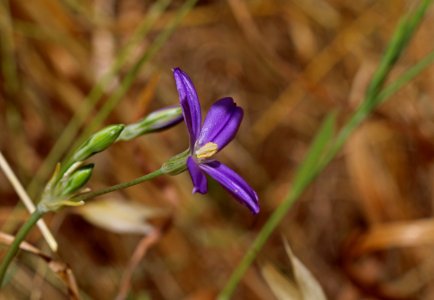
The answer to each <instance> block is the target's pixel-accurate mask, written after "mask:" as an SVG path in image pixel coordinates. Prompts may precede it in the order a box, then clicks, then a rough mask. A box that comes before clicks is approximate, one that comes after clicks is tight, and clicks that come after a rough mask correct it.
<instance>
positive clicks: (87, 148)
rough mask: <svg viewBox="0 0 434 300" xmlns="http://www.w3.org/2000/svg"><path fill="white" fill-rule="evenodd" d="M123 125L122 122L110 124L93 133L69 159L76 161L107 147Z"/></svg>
mask: <svg viewBox="0 0 434 300" xmlns="http://www.w3.org/2000/svg"><path fill="white" fill-rule="evenodd" d="M124 127H125V125H123V124H117V125H110V126H107V127H106V128H104V129H102V130H100V131H98V132H97V133H95V134H93V135H92V136H91V137H90V138H89V139H88V140H87V141H86V142H84V143H83V144H82V145H81V146H80V147H79V148H78V150H77V151H76V152H75V153H74V154H73V156H72V159H71V161H72V163H74V162H77V161H84V160H86V159H87V158H89V157H90V156H92V155H94V154H96V153H98V152H101V151H104V150H105V149H107V148H108V147H109V146H110V145H111V144H113V143H114V142H115V141H116V139H117V138H118V136H119V134H121V132H122V130H123V129H124ZM68 167H69V166H68Z"/></svg>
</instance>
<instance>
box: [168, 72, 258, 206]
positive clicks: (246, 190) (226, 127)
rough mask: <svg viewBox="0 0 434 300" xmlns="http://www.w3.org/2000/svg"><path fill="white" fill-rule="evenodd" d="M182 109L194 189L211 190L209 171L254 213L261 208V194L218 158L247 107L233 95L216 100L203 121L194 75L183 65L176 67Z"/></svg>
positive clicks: (201, 191) (177, 86) (233, 134)
mask: <svg viewBox="0 0 434 300" xmlns="http://www.w3.org/2000/svg"><path fill="white" fill-rule="evenodd" d="M173 74H174V77H175V82H176V88H177V90H178V94H179V101H180V103H181V107H182V113H183V116H184V120H185V123H186V125H187V129H188V132H189V135H190V150H189V155H188V158H187V168H188V171H189V173H190V177H191V180H192V182H193V185H194V187H193V193H196V192H197V193H201V194H205V193H206V192H207V191H208V184H207V178H206V176H205V173H206V174H208V175H209V176H211V177H212V178H214V179H215V180H216V181H217V182H219V183H220V184H221V185H222V186H223V187H224V188H225V189H226V190H227V191H229V193H230V194H231V195H232V196H234V198H235V199H236V200H238V201H239V202H240V203H242V204H244V205H245V206H247V207H248V208H249V209H250V210H251V211H252V212H253V213H254V214H257V213H258V212H259V202H258V195H257V194H256V192H255V191H254V190H253V189H252V188H251V187H250V186H249V185H248V184H247V182H246V181H245V180H244V179H243V178H242V177H241V176H240V175H238V174H237V173H235V171H233V170H232V169H230V168H229V167H227V166H226V165H224V164H222V163H221V162H219V161H217V160H216V159H214V155H215V154H216V153H217V152H219V151H220V150H222V149H223V148H224V147H225V146H226V145H227V144H228V143H229V142H230V141H231V140H232V139H233V138H234V137H235V134H236V133H237V131H238V128H239V126H240V124H241V120H242V119H243V110H242V109H241V108H240V107H238V106H237V105H236V104H235V102H234V100H233V99H232V98H223V99H220V100H218V101H216V102H215V103H214V104H213V105H212V106H211V108H210V110H209V112H208V114H207V115H206V117H205V121H204V123H203V125H201V124H202V116H201V108H200V103H199V98H198V96H197V92H196V89H195V88H194V85H193V82H192V81H191V79H190V77H189V76H188V75H187V74H186V73H185V72H184V71H182V70H181V69H179V68H175V69H173Z"/></svg>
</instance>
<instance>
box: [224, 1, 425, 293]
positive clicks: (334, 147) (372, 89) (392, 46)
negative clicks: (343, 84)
mask: <svg viewBox="0 0 434 300" xmlns="http://www.w3.org/2000/svg"><path fill="white" fill-rule="evenodd" d="M431 2H432V1H431V0H424V1H423V2H422V3H421V4H420V5H419V6H418V7H417V8H416V10H415V11H414V13H410V14H409V15H408V16H407V17H404V18H403V20H402V21H401V23H400V24H399V26H398V28H397V30H396V31H395V32H394V34H393V36H392V38H391V42H390V43H389V45H388V48H387V49H386V51H385V55H383V58H382V60H381V62H380V64H379V68H378V69H377V71H376V72H375V73H374V76H373V78H372V80H371V83H370V85H369V87H368V90H367V93H366V94H365V99H364V101H363V103H362V104H361V105H360V106H359V108H358V109H357V110H356V112H355V113H354V114H353V116H352V117H351V118H350V120H349V121H348V122H347V124H346V125H345V126H344V127H343V128H342V129H341V130H340V131H339V133H338V135H337V138H336V139H335V140H334V141H333V143H332V144H331V146H330V148H329V150H328V151H327V153H326V154H325V156H324V157H323V159H322V160H321V161H319V163H318V164H317V165H316V167H315V165H313V166H312V165H311V164H310V163H306V164H307V166H309V168H308V167H303V168H301V169H300V170H303V169H304V168H305V169H306V171H304V170H303V171H299V173H298V174H300V173H301V174H302V176H303V177H302V178H300V179H294V181H295V182H297V181H298V182H299V183H298V185H295V184H294V185H293V186H292V188H291V190H290V191H289V192H288V194H287V196H286V198H285V199H284V200H283V202H282V203H281V204H280V205H279V207H278V208H277V209H276V210H275V211H274V213H273V214H272V215H271V216H270V217H269V219H268V220H267V222H266V223H265V225H264V226H263V227H262V229H261V230H260V232H259V233H258V235H257V237H256V239H255V240H254V241H253V243H252V245H251V247H250V249H249V250H248V251H247V253H246V255H245V256H244V257H243V259H242V260H241V262H240V263H239V265H238V266H237V267H236V268H235V270H234V271H233V273H232V275H231V276H230V278H229V280H228V282H227V283H226V285H225V286H224V288H223V289H222V291H221V293H220V294H219V296H218V299H220V300H225V299H229V298H230V297H231V295H232V294H233V292H234V290H235V288H236V286H237V285H238V283H239V281H240V280H241V278H242V277H243V275H244V273H245V272H246V271H247V269H248V268H249V266H250V265H251V264H252V262H253V260H254V259H255V257H256V254H257V253H258V252H259V251H260V250H261V248H262V247H263V245H264V244H265V242H266V241H267V240H268V238H269V237H270V236H271V234H272V233H273V231H274V230H275V229H276V227H277V225H278V224H279V223H280V221H281V220H282V219H283V217H284V216H285V215H286V214H287V212H288V210H289V209H290V208H291V207H292V205H293V203H294V202H295V201H296V200H297V199H298V198H299V196H300V195H301V194H302V193H303V191H304V189H305V188H306V187H307V186H308V185H309V183H310V182H312V181H313V180H314V179H315V178H316V177H317V176H318V175H319V174H320V173H321V171H322V170H323V169H324V168H325V167H326V166H327V165H328V163H330V161H331V160H332V159H333V158H334V157H335V156H336V154H337V153H338V152H339V151H340V149H341V148H342V146H343V144H344V143H345V141H346V140H347V138H348V137H349V135H350V134H351V133H352V132H353V131H354V129H355V128H357V126H358V125H359V124H360V123H361V122H362V121H363V120H364V119H365V118H366V117H367V116H368V115H369V113H370V112H371V111H372V110H373V109H374V108H375V107H376V106H377V105H378V104H379V103H380V102H381V101H385V99H381V98H380V95H381V94H380V89H381V87H382V86H383V84H384V82H385V81H386V79H387V76H388V75H389V73H390V71H391V69H392V67H393V66H394V64H395V63H396V61H397V60H398V59H399V57H400V56H401V54H402V53H403V50H404V48H405V47H406V46H407V45H408V43H409V41H410V39H411V37H412V36H413V35H414V32H415V30H416V28H417V27H418V25H419V24H420V23H421V21H422V19H423V17H424V15H425V13H426V11H427V9H428V7H429V5H430V4H431ZM428 61H430V60H429V59H428V60H426V61H425V63H424V64H423V65H421V66H420V67H419V68H418V69H417V71H419V72H421V71H422V70H424V69H425V68H426V67H427V66H428V64H427V62H428ZM410 71H412V73H411V74H410V75H412V76H410V75H407V74H405V78H406V79H408V80H410V79H411V78H413V77H414V76H415V71H414V70H410ZM406 82H408V81H406ZM404 83H405V82H404V81H402V82H400V85H399V87H401V86H403V85H404ZM396 87H398V86H396ZM366 103H367V104H366ZM315 142H316V141H315ZM315 142H314V143H315ZM307 159H309V160H310V158H309V155H308V156H307V158H306V160H307ZM303 164H305V162H304V163H303ZM311 166H312V167H311ZM308 169H309V172H310V173H309V174H304V173H305V172H306V173H307V170H308Z"/></svg>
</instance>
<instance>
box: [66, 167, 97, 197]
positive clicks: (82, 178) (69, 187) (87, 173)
mask: <svg viewBox="0 0 434 300" xmlns="http://www.w3.org/2000/svg"><path fill="white" fill-rule="evenodd" d="M93 167H94V164H88V165H85V166H83V167H81V168H79V169H77V170H76V171H75V172H74V173H72V174H71V175H70V176H68V178H66V179H65V182H64V184H62V187H61V190H60V191H59V194H60V196H68V195H71V194H73V193H74V192H76V191H78V190H79V189H81V188H82V187H83V186H84V185H85V184H86V183H87V182H88V181H89V179H90V177H91V176H92V171H93Z"/></svg>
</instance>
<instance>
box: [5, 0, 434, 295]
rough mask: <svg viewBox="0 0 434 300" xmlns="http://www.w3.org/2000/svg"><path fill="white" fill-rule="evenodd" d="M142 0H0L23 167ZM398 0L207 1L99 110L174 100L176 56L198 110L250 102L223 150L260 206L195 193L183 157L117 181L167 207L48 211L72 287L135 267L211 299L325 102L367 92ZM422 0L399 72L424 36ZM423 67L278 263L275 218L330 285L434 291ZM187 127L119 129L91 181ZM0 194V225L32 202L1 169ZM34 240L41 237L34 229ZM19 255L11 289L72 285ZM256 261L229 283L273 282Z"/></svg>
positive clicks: (136, 15)
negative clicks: (124, 137)
mask: <svg viewBox="0 0 434 300" xmlns="http://www.w3.org/2000/svg"><path fill="white" fill-rule="evenodd" d="M6 2H7V1H6ZM151 2H152V1H139V0H123V1H114V0H110V1H106V0H94V1H89V2H88V1H72V0H71V1H56V0H37V1H23V0H14V1H9V6H10V7H9V8H10V9H8V7H7V6H5V5H4V3H5V1H3V2H2V9H1V11H0V22H1V23H0V24H1V25H0V31H1V44H2V49H3V50H4V51H3V52H2V60H1V65H2V67H3V69H4V67H6V68H7V66H10V68H7V69H6V71H4V72H3V73H2V75H0V128H2V129H1V130H0V146H1V151H2V152H3V153H4V154H5V155H6V157H7V158H8V160H9V161H10V163H11V164H12V165H13V167H14V170H15V171H16V173H17V175H18V177H19V178H20V180H21V181H22V182H23V183H24V185H26V184H28V183H29V182H30V180H31V179H32V178H33V176H34V174H35V173H36V171H37V169H38V168H39V167H40V165H41V163H42V161H43V160H44V159H45V157H46V155H47V154H48V152H49V151H50V149H51V147H52V146H53V144H54V142H55V141H56V139H57V138H58V137H59V136H60V134H61V132H62V129H63V128H64V127H65V126H66V124H67V122H68V120H70V118H71V117H72V115H73V114H74V113H75V112H76V110H77V108H78V107H79V106H80V105H81V104H82V102H83V99H84V98H85V96H86V95H87V94H88V93H89V91H90V89H91V88H92V86H93V85H94V84H95V83H96V82H97V81H98V79H99V78H100V77H101V74H104V72H105V71H106V70H107V69H108V67H109V66H110V65H112V64H113V62H114V60H115V57H116V54H117V53H118V51H119V49H120V47H122V45H124V44H125V43H126V41H128V38H129V37H130V36H131V33H132V32H133V30H134V29H135V28H136V27H137V26H138V24H139V22H141V20H142V19H143V18H144V17H145V16H146V14H147V12H148V10H149V7H150V6H151ZM407 2H408V1H401V0H395V1H368V0H366V1H340V0H333V1H331V0H330V1H325V0H317V1H307V0H303V1H289V0H287V1H285V0H273V1H264V0H255V1H242V0H228V1H200V2H199V3H198V4H197V6H196V7H195V8H194V9H193V10H192V11H191V12H190V13H189V14H188V15H187V17H186V18H185V19H184V20H183V22H182V24H181V25H180V26H179V27H178V28H177V30H176V31H175V33H174V34H173V35H172V36H171V38H170V39H169V40H168V42H167V43H165V44H164V46H163V47H162V49H161V50H160V51H159V53H158V54H157V56H156V57H155V58H154V59H152V60H151V61H150V62H149V63H148V64H146V65H145V67H144V68H143V69H142V71H141V72H140V73H139V75H138V77H137V78H136V80H135V81H134V84H133V86H132V87H131V88H130V89H129V90H128V92H127V94H126V95H125V97H123V99H122V101H121V103H119V105H118V106H117V107H116V109H115V110H113V112H112V113H111V114H110V116H109V118H108V119H107V120H106V121H105V122H104V123H105V124H110V123H118V122H120V123H131V122H134V121H136V120H137V119H139V118H140V117H141V116H143V115H144V114H145V113H147V112H149V111H151V110H152V109H154V108H158V107H162V106H166V105H170V104H176V103H177V101H178V100H177V94H176V89H175V86H174V82H173V78H172V75H171V68H173V67H175V66H180V67H182V68H183V69H184V70H185V71H186V72H188V73H189V74H190V75H191V77H192V79H193V81H194V82H195V84H196V87H197V89H198V93H199V96H200V98H201V101H202V104H203V105H202V106H203V108H204V110H206V109H207V108H208V107H209V106H210V105H211V104H212V103H213V101H215V100H216V99H218V98H219V97H223V96H232V97H234V99H235V100H236V101H237V103H238V104H239V105H240V106H242V107H243V108H244V109H245V119H244V121H243V124H242V127H241V128H240V132H239V134H238V136H237V139H236V140H235V141H234V142H233V143H232V144H231V145H230V146H228V148H227V149H226V150H225V151H224V152H222V153H221V154H220V158H221V160H222V161H225V162H226V163H227V164H228V165H230V166H232V167H233V168H234V169H236V170H237V171H239V173H241V174H242V175H243V176H244V177H245V178H246V179H247V180H248V181H249V182H250V183H251V184H252V186H253V187H254V188H255V189H256V191H257V192H258V194H259V195H260V203H261V209H262V210H261V213H260V215H259V216H258V217H257V218H254V217H252V216H251V215H250V214H249V212H248V211H247V210H246V209H245V208H244V207H242V206H240V205H238V204H237V203H236V202H235V201H233V200H232V199H231V198H230V196H228V195H227V194H226V193H225V192H224V191H223V190H222V189H221V188H220V187H219V186H218V185H217V184H215V183H211V182H210V192H209V194H208V195H206V196H201V195H193V196H192V195H191V188H192V184H191V182H190V179H189V177H188V175H187V174H186V173H185V174H182V175H179V176H176V177H162V178H159V179H157V180H154V181H152V182H151V183H146V184H142V185H140V186H137V187H134V188H130V189H128V190H125V191H123V192H122V193H117V194H116V195H115V196H116V197H119V198H124V199H126V200H128V201H135V202H138V203H142V204H145V205H148V206H152V207H159V208H164V209H165V210H166V212H167V215H166V217H164V218H161V219H160V220H157V221H156V223H155V226H157V228H158V229H159V231H158V234H157V235H153V236H147V237H140V236H137V235H131V234H123V235H121V234H116V233H112V232H109V231H105V230H103V229H100V228H97V227H95V226H93V225H92V224H89V223H88V222H86V221H85V220H84V219H83V218H82V217H80V216H79V215H76V214H73V213H72V212H73V211H72V210H65V211H62V212H60V213H58V214H56V215H50V216H48V217H47V218H46V221H47V223H49V225H50V228H52V230H53V232H55V236H56V239H57V241H58V243H59V253H58V257H57V259H60V260H62V261H64V262H66V263H67V264H69V265H70V267H71V269H72V270H73V272H74V274H75V276H76V278H77V282H78V285H79V287H80V289H81V290H82V292H83V293H84V294H85V295H87V296H89V297H90V298H92V299H111V298H114V297H115V296H116V295H117V294H118V293H119V291H120V290H122V289H126V288H127V287H128V285H131V289H132V295H133V298H134V299H136V298H138V297H139V295H146V294H148V295H150V296H151V297H152V299H191V300H193V299H194V300H198V299H213V298H214V296H215V295H216V292H217V291H218V290H219V289H220V288H221V287H222V286H223V285H224V283H225V282H226V280H227V278H228V275H229V274H230V272H231V271H232V270H233V269H234V267H235V266H236V264H237V262H238V261H239V260H240V258H241V257H242V255H243V253H244V252H245V250H246V248H247V247H248V246H249V243H250V242H251V240H252V237H254V236H255V233H256V232H257V231H258V230H259V229H260V228H261V226H262V225H263V224H264V222H265V221H266V220H267V217H268V216H269V215H270V213H271V212H273V210H274V209H275V208H276V207H277V205H278V204H279V203H280V201H281V200H282V199H283V197H284V195H285V194H286V192H287V190H288V187H289V186H290V185H291V178H292V176H293V173H294V171H295V168H296V166H298V165H299V163H300V162H301V160H302V159H303V156H304V154H305V152H306V149H307V147H308V145H309V143H310V141H311V139H312V137H313V135H314V134H315V132H316V130H317V129H318V126H319V124H320V122H321V119H322V117H323V116H324V115H325V114H327V113H328V112H329V111H331V110H333V109H338V110H339V111H340V120H341V122H342V123H343V122H344V121H345V119H346V117H347V116H348V114H349V112H351V111H352V110H353V109H354V108H355V106H356V105H357V104H358V103H359V102H360V101H361V100H362V96H363V92H364V88H365V87H366V85H367V83H368V81H369V79H370V76H371V74H372V72H373V70H374V69H375V66H376V64H377V62H378V59H379V57H380V55H381V53H382V51H383V50H384V48H385V45H386V44H387V41H388V39H389V37H390V35H391V33H392V30H393V28H394V26H395V25H396V23H397V20H398V18H399V17H400V16H401V15H402V14H403V13H404V12H405V11H407V9H408V3H407ZM181 3H182V1H173V3H172V4H171V5H170V6H169V9H168V10H167V11H166V12H164V13H163V15H162V16H161V17H160V18H159V20H158V22H157V23H156V24H155V26H154V27H153V30H152V31H151V33H150V34H148V35H147V36H146V37H144V38H143V40H142V41H141V42H140V44H139V45H138V46H137V47H136V49H135V51H134V53H133V55H131V57H129V60H128V63H127V65H126V66H125V67H123V68H122V70H121V71H120V72H118V74H117V76H116V78H117V81H116V82H115V83H113V84H112V85H111V86H109V87H108V88H107V89H106V90H105V94H104V96H103V100H104V99H107V98H108V97H109V95H111V94H112V93H113V91H114V90H115V89H116V88H117V87H118V86H119V81H120V80H122V78H123V77H124V76H125V74H126V72H127V71H128V70H129V68H131V67H132V64H133V63H134V61H135V59H136V57H137V56H138V55H139V54H140V53H141V52H142V51H144V50H145V49H147V47H149V46H150V44H151V43H152V42H153V40H154V38H155V37H156V35H157V34H158V33H159V32H160V31H162V30H164V29H165V28H166V26H167V23H168V22H169V21H170V20H171V18H173V16H174V14H175V13H176V11H177V9H178V8H179V7H180V5H181ZM432 12H433V11H432V9H431V12H430V13H429V14H428V16H427V18H426V20H425V21H424V23H423V25H422V27H421V28H420V30H419V31H418V33H417V35H416V36H415V38H414V40H413V42H412V43H411V46H410V47H409V49H408V51H407V52H406V54H405V56H404V58H403V59H402V60H401V61H400V62H399V64H398V65H397V67H396V71H395V73H394V74H393V76H396V75H397V74H399V73H400V72H402V70H404V69H405V68H407V67H409V66H411V65H412V64H414V63H415V62H416V61H417V60H418V58H421V57H422V56H423V55H424V54H425V53H427V52H428V51H431V50H432V46H433V43H432V28H434V18H433V14H432ZM393 76H392V77H393ZM432 82H434V69H433V68H430V69H428V71H426V72H425V73H424V74H423V76H421V77H419V78H418V79H417V80H416V81H414V82H413V83H411V84H410V85H408V86H407V87H406V88H404V89H403V90H402V91H401V92H399V93H398V94H397V95H395V96H393V99H392V100H391V101H390V102H388V103H387V104H385V105H382V106H381V107H380V108H379V109H378V110H377V111H376V112H375V113H374V115H372V116H371V117H370V118H369V119H368V120H367V121H366V122H365V123H364V125H363V126H362V127H361V128H359V129H358V130H357V132H356V133H355V134H354V135H353V136H352V138H351V139H350V140H349V141H348V143H347V144H346V147H345V150H344V151H343V152H342V155H340V156H339V157H338V158H337V159H336V160H335V161H334V162H333V163H332V164H331V165H330V166H329V167H328V168H327V169H326V170H325V171H324V172H323V174H322V175H320V177H319V178H318V179H317V180H316V181H315V183H314V184H313V185H312V186H311V187H310V188H309V189H308V191H307V192H306V193H305V195H304V196H303V198H302V199H301V201H299V202H298V203H297V204H296V205H295V206H294V207H293V209H292V210H291V212H290V213H289V215H288V216H287V217H286V219H285V220H284V221H283V223H282V224H281V226H280V227H279V230H278V231H276V232H275V234H274V235H273V237H272V238H271V240H269V242H268V243H267V245H266V247H265V248H264V249H263V250H262V251H261V253H259V255H258V260H257V261H258V262H259V263H260V262H261V261H265V260H267V261H271V262H273V263H274V264H277V265H279V266H281V267H282V268H283V269H285V266H286V264H287V258H286V256H285V252H284V246H283V243H282V241H281V235H283V236H285V237H287V238H288V240H289V242H290V243H291V245H292V247H293V249H294V252H295V254H296V255H297V256H299V258H300V259H301V260H302V261H303V262H304V263H305V264H306V266H307V267H308V268H309V269H310V270H311V271H312V272H313V274H315V276H316V277H317V279H318V280H319V282H320V283H321V284H322V286H323V287H324V289H325V291H326V293H327V295H328V297H329V299H341V300H350V299H360V298H364V299H366V298H367V297H372V298H384V299H416V298H417V299H433V298H434V285H433V284H432V278H433V275H434V263H433V261H434V256H433V253H434V252H433V251H432V250H433V245H434V237H433V236H434V235H433V231H434V221H433V219H432V216H433V210H432V202H433V199H434V198H433V197H434V190H433V187H434V171H433V170H434V166H433V157H434V155H433V154H434V138H433V137H434V105H433V103H434V102H433V99H434V85H433V84H432ZM102 103H103V102H101V103H100V104H98V105H97V107H95V109H94V113H96V112H97V111H98V109H99V108H100V107H101V106H102ZM91 119H92V116H91V117H90V118H89V119H88V120H86V122H85V124H87V123H89V120H91ZM85 124H84V125H83V127H85V126H86V125H85ZM187 143H188V142H187V134H186V129H185V126H184V125H179V126H177V127H176V128H174V129H171V130H170V131H167V132H164V133H161V134H154V135H150V136H146V137H143V138H140V139H138V140H135V141H133V142H129V143H120V144H117V145H115V146H114V147H112V148H111V149H110V151H108V152H107V153H103V154H101V155H99V156H97V157H95V159H94V161H95V163H96V169H95V174H94V176H93V178H92V180H91V183H90V186H91V187H92V188H94V189H96V188H99V187H103V186H108V185H110V184H114V183H118V182H123V181H127V180H129V179H132V178H134V177H137V176H140V175H142V174H144V173H145V172H148V171H152V170H154V169H156V168H158V167H159V166H160V165H161V163H162V162H164V161H165V160H166V159H167V158H169V157H170V156H172V155H174V154H176V153H178V152H180V151H182V150H184V149H185V148H186V147H187ZM46 179H47V178H44V180H46ZM40 188H42V186H40V187H39V189H40ZM0 197H1V199H2V207H1V210H0V221H1V223H2V224H8V226H7V227H3V231H7V232H12V233H13V232H15V230H16V228H17V227H18V226H19V224H21V222H22V221H23V219H24V218H25V216H26V215H25V213H24V212H23V209H22V208H19V209H14V207H15V205H16V204H17V203H18V201H19V200H18V198H17V196H16V195H15V193H14V192H13V190H12V188H11V187H10V185H9V184H8V182H7V181H6V179H5V178H4V177H3V176H0ZM27 240H28V241H29V242H31V243H33V244H38V245H40V246H41V247H44V246H43V245H44V242H43V240H42V239H41V236H40V234H39V232H38V231H37V230H34V231H33V232H32V234H31V236H29V237H28V239H27ZM137 247H139V248H137ZM134 252H135V253H136V255H138V257H139V261H140V262H139V263H138V264H137V265H134V264H133V270H134V272H133V276H132V279H131V280H123V281H122V280H121V278H122V276H125V273H124V272H125V270H127V269H128V265H129V264H130V263H131V262H130V258H131V257H132V255H133V253H134ZM16 266H18V268H15V269H14V270H15V273H14V277H13V279H12V282H11V284H9V285H8V287H7V288H6V289H5V290H4V292H3V294H4V297H5V299H12V298H14V299H28V298H29V295H31V297H34V298H32V299H37V298H42V299H63V298H66V297H67V294H66V292H65V291H66V288H65V285H64V284H63V283H62V282H61V281H60V280H59V279H57V277H56V276H55V275H53V274H52V272H50V271H46V266H45V264H44V263H41V262H39V260H37V259H35V258H34V257H32V256H31V255H28V254H26V255H21V256H20V257H19V258H18V262H17V265H16ZM257 267H258V266H257V265H256V266H254V267H252V268H251V269H250V271H249V272H248V273H247V275H246V276H245V277H244V280H243V281H242V283H241V284H240V285H239V287H238V290H237V294H236V296H235V299H271V298H272V294H271V292H270V290H269V288H268V287H267V285H266V283H265V282H264V280H263V279H262V278H261V275H260V272H258V270H257ZM35 274H36V275H35ZM41 276H46V278H45V279H44V278H43V277H41ZM124 279H125V277H124ZM85 299H86V298H85Z"/></svg>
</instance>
